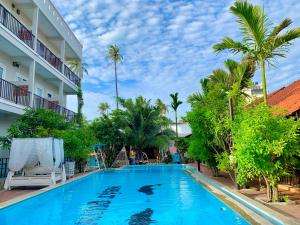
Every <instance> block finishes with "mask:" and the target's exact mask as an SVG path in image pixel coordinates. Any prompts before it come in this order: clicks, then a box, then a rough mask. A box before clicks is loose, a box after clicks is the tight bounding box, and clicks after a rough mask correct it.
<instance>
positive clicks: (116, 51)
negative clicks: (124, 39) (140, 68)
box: [108, 44, 123, 62]
mask: <svg viewBox="0 0 300 225" xmlns="http://www.w3.org/2000/svg"><path fill="white" fill-rule="evenodd" d="M108 58H110V59H111V60H113V61H115V62H120V61H122V60H123V56H122V55H121V54H120V48H119V46H117V45H116V44H115V45H110V46H109V47H108Z"/></svg>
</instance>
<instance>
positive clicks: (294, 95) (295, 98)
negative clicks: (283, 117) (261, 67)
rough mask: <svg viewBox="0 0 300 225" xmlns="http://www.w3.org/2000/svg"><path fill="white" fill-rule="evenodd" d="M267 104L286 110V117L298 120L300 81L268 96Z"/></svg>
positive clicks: (299, 112) (299, 113)
mask: <svg viewBox="0 0 300 225" xmlns="http://www.w3.org/2000/svg"><path fill="white" fill-rule="evenodd" d="M268 103H269V105H270V106H278V107H280V108H282V109H284V110H287V116H293V117H295V118H300V80H297V81H295V82H293V83H291V84H290V85H288V86H287V87H282V88H280V89H279V90H277V91H274V92H272V93H271V94H269V95H268Z"/></svg>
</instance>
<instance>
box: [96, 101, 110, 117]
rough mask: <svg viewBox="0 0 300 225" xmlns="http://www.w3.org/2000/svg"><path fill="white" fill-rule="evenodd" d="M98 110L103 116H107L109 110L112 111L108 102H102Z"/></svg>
mask: <svg viewBox="0 0 300 225" xmlns="http://www.w3.org/2000/svg"><path fill="white" fill-rule="evenodd" d="M98 109H99V111H100V112H101V114H107V113H108V110H109V109H110V106H109V104H108V103H107V102H102V103H100V104H99V106H98Z"/></svg>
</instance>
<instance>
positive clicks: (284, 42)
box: [213, 0, 300, 104]
mask: <svg viewBox="0 0 300 225" xmlns="http://www.w3.org/2000/svg"><path fill="white" fill-rule="evenodd" d="M230 11H231V12H232V13H233V14H234V15H235V16H236V17H237V22H238V23H239V24H240V28H241V31H242V36H243V41H242V42H239V41H234V40H233V39H231V38H229V37H226V38H224V39H223V40H222V42H220V43H218V44H216V45H214V46H213V48H214V50H215V51H216V52H220V51H223V50H225V49H227V50H229V51H231V52H232V53H234V54H237V53H243V54H247V55H248V56H249V57H250V58H252V59H254V60H255V61H256V62H257V64H258V65H259V66H260V69H261V77H262V88H263V95H264V102H265V104H268V101H267V100H268V99H267V83H266V73H265V64H266V62H267V63H269V64H270V65H272V60H274V59H275V58H276V57H285V56H286V52H287V51H288V46H289V45H290V44H291V41H292V40H294V39H296V38H299V37H300V28H296V29H291V30H289V31H287V32H285V33H282V32H283V30H284V29H285V28H287V27H289V26H290V25H291V23H292V20H290V19H288V18H287V19H284V20H283V21H282V22H281V23H279V24H278V25H277V26H275V27H270V23H269V20H268V17H267V16H266V15H265V13H264V10H263V9H262V8H260V7H259V6H256V5H252V4H251V3H249V2H247V1H246V0H242V1H236V2H235V3H234V6H232V7H230Z"/></svg>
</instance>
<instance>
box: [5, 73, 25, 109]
mask: <svg viewBox="0 0 300 225" xmlns="http://www.w3.org/2000/svg"><path fill="white" fill-rule="evenodd" d="M0 98H3V99H6V100H8V101H10V102H13V103H15V104H19V105H23V106H30V99H31V92H30V91H28V86H27V85H22V86H17V85H15V84H12V83H10V82H8V81H6V80H3V79H1V78H0Z"/></svg>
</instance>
